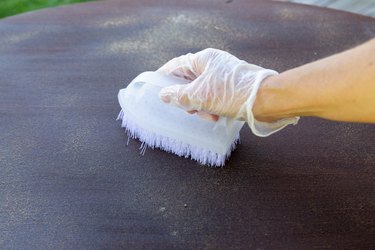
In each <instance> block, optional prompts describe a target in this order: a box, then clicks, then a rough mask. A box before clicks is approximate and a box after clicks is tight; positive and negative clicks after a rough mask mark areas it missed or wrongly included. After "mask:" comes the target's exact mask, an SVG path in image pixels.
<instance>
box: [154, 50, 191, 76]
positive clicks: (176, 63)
mask: <svg viewBox="0 0 375 250" xmlns="http://www.w3.org/2000/svg"><path fill="white" fill-rule="evenodd" d="M193 56H194V55H193V54H191V53H189V54H186V55H183V56H179V57H176V58H173V59H172V60H170V61H169V62H167V63H166V64H164V65H163V66H161V67H160V68H159V69H158V70H157V71H156V72H159V73H162V74H165V75H173V76H176V77H180V78H184V79H187V80H190V81H193V80H194V79H196V78H197V74H196V73H195V72H196V70H195V65H196V64H195V63H194V59H193Z"/></svg>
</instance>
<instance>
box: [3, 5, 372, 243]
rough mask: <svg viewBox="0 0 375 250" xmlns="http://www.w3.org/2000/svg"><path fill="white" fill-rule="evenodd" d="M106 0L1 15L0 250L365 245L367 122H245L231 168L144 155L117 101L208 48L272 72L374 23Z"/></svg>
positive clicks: (266, 8) (364, 33) (365, 32)
mask: <svg viewBox="0 0 375 250" xmlns="http://www.w3.org/2000/svg"><path fill="white" fill-rule="evenodd" d="M227 2H229V3H226V2H225V1H224V0H223V1H184V2H180V3H177V2H175V1H163V0H158V1H152V0H143V1H103V2H94V3H87V4H79V5H73V6H68V7H61V8H56V9H47V10H42V11H38V12H32V13H27V14H23V15H19V16H15V17H11V18H7V19H4V20H1V21H0V34H1V35H0V248H1V249H41V248H43V249H44V248H46V249H55V248H56V249H109V248H110V249H118V248H125V249H131V248H137V249H139V248H155V249H168V248H181V249H196V248H207V249H228V248H236V249H241V248H242V249H248V248H252V249H255V248H258V249H275V248H278V249H279V248H287V249H293V248H294V249H309V248H317V249H321V248H335V249H350V248H353V249H370V248H372V249H373V248H374V247H375V216H374V215H375V127H374V126H373V125H366V124H350V123H346V124H345V123H335V122H328V121H324V120H319V119H302V120H301V122H300V124H299V125H298V126H296V127H289V128H287V129H285V130H283V131H282V132H280V133H277V134H275V135H273V136H271V137H269V138H257V137H255V136H253V135H251V134H250V132H249V130H248V129H247V128H246V129H244V130H243V131H242V144H241V145H240V146H239V148H238V149H237V150H236V151H235V152H234V154H233V155H232V157H231V159H230V161H229V162H228V164H227V166H226V168H224V169H218V170H214V169H209V168H205V167H202V166H199V165H198V164H197V163H195V162H193V161H190V160H187V159H183V158H178V157H177V156H174V155H170V154H167V153H165V152H162V151H159V150H154V151H152V150H148V151H147V152H146V154H145V155H144V156H140V155H139V151H138V148H139V146H140V144H139V142H138V141H130V144H129V146H126V140H127V139H126V136H125V134H124V131H123V130H122V129H121V128H120V124H119V123H118V122H116V121H115V118H116V115H117V112H118V111H119V105H118V103H117V99H116V94H117V92H118V90H119V89H120V88H122V87H124V83H127V82H129V80H131V79H132V78H134V77H135V76H136V75H137V74H138V73H140V72H142V71H146V70H154V69H156V68H157V67H159V66H160V65H161V64H163V63H164V62H165V61H167V60H169V59H170V58H172V57H174V56H178V55H180V54H184V53H187V52H195V51H198V50H201V49H203V48H206V47H216V48H219V49H224V50H228V51H229V52H231V53H233V54H235V55H237V56H239V57H241V58H243V59H245V60H247V61H249V62H252V63H255V64H259V65H262V66H264V67H268V68H273V69H276V70H279V71H282V70H286V69H288V68H291V67H293V66H297V65H300V64H303V63H307V62H310V61H312V60H315V59H318V58H321V57H324V56H327V55H330V54H333V53H335V52H338V51H341V50H344V49H347V48H350V47H352V46H354V45H356V44H359V43H361V42H363V41H365V40H367V39H369V38H371V37H374V36H375V20H374V19H371V18H366V17H361V16H358V15H353V14H348V13H344V12H338V11H331V10H325V9H319V8H314V7H307V6H301V5H294V4H286V3H276V2H268V1H244V0H243V1H240V0H235V1H232V2H230V1H227Z"/></svg>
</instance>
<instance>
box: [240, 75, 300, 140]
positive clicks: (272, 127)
mask: <svg viewBox="0 0 375 250" xmlns="http://www.w3.org/2000/svg"><path fill="white" fill-rule="evenodd" d="M277 74H279V73H278V72H276V71H274V70H270V69H263V70H260V71H258V72H257V75H256V78H255V82H254V84H253V85H252V89H251V92H250V96H249V98H248V100H247V102H246V111H247V123H248V125H249V127H250V129H251V131H252V132H253V134H255V135H256V136H260V137H266V136H269V135H271V134H273V133H276V132H277V131H279V130H281V129H283V128H285V127H286V126H288V125H289V124H293V125H296V124H297V123H298V120H299V117H291V118H284V119H281V120H277V121H275V122H261V121H258V120H256V119H255V118H254V114H253V105H254V102H255V99H256V96H257V92H258V89H259V87H260V85H261V83H262V81H263V80H264V79H265V78H266V77H268V76H272V75H277Z"/></svg>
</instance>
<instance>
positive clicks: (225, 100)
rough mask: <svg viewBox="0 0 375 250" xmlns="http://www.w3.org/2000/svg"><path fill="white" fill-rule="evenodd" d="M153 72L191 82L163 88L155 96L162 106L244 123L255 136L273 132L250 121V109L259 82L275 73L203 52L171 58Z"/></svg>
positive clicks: (220, 54) (224, 55) (223, 54)
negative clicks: (170, 105)
mask: <svg viewBox="0 0 375 250" xmlns="http://www.w3.org/2000/svg"><path fill="white" fill-rule="evenodd" d="M157 72H160V73H164V74H167V75H173V76H176V77H181V78H185V79H187V80H190V81H191V82H190V83H189V84H186V85H173V86H169V87H165V88H163V89H162V90H161V91H160V93H159V96H160V98H161V99H162V100H163V101H164V102H166V103H170V104H172V105H175V106H178V107H181V108H183V109H184V110H186V111H187V112H189V113H198V115H199V116H201V117H203V118H206V119H209V120H213V121H215V120H217V119H218V118H219V116H226V117H230V118H234V119H238V120H244V121H247V122H248V123H249V126H250V128H251V129H252V131H253V132H254V134H257V135H259V136H267V135H269V134H270V131H271V130H272V131H273V130H275V127H274V124H272V126H271V127H272V128H270V126H269V125H270V124H271V123H263V122H258V121H256V120H255V119H254V116H253V113H252V106H253V104H254V101H255V98H256V94H257V90H258V88H259V86H260V83H261V82H262V80H263V79H265V78H266V77H268V76H271V75H276V74H278V73H277V72H276V71H273V70H269V69H264V68H262V67H259V66H256V65H254V64H249V63H247V62H245V61H243V60H240V59H238V58H237V57H235V56H233V55H231V54H229V53H228V52H225V51H221V50H218V49H205V50H202V51H200V52H198V53H195V54H190V53H189V54H187V55H183V56H180V57H177V58H174V59H172V60H171V61H169V62H167V63H166V64H165V65H164V66H162V67H161V68H160V69H158V70H157ZM283 125H284V124H283ZM264 126H265V127H267V129H266V130H263V127H264ZM284 126H286V125H284ZM279 127H280V124H279V123H277V129H279ZM280 129H281V128H280Z"/></svg>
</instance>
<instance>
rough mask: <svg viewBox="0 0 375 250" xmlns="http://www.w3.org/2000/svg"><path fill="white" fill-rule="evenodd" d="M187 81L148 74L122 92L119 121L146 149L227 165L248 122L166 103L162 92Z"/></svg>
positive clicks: (119, 94)
mask: <svg viewBox="0 0 375 250" xmlns="http://www.w3.org/2000/svg"><path fill="white" fill-rule="evenodd" d="M187 83H188V82H187V81H186V80H184V79H180V78H176V77H172V76H166V75H163V74H160V73H157V72H144V73H142V74H140V75H139V76H138V77H136V78H135V79H134V80H133V81H132V82H131V83H130V84H129V85H128V86H127V87H126V88H124V89H121V90H120V91H119V93H118V100H119V103H120V106H121V111H120V114H119V116H118V119H121V120H122V127H124V128H125V130H126V132H127V133H128V135H129V136H130V137H132V138H138V139H139V140H140V141H141V142H143V143H142V146H141V149H142V150H145V149H146V147H150V148H153V149H154V148H159V149H162V150H165V151H167V152H171V153H174V154H176V155H178V156H182V157H186V158H191V159H193V160H196V161H198V162H200V163H202V164H205V165H209V166H215V167H220V166H224V164H225V160H226V159H228V158H229V156H230V154H231V152H232V151H233V150H234V148H235V146H236V143H237V142H238V140H239V131H240V130H241V128H242V126H243V125H244V122H242V121H238V120H233V119H229V118H225V117H220V118H219V120H218V121H217V122H214V121H208V120H204V119H202V118H200V117H198V116H197V115H191V114H188V113H187V112H186V111H184V110H182V109H180V108H178V107H174V106H171V105H169V104H166V103H164V102H162V101H161V100H160V98H159V91H160V90H161V89H162V88H163V87H166V86H170V85H173V84H187Z"/></svg>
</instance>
